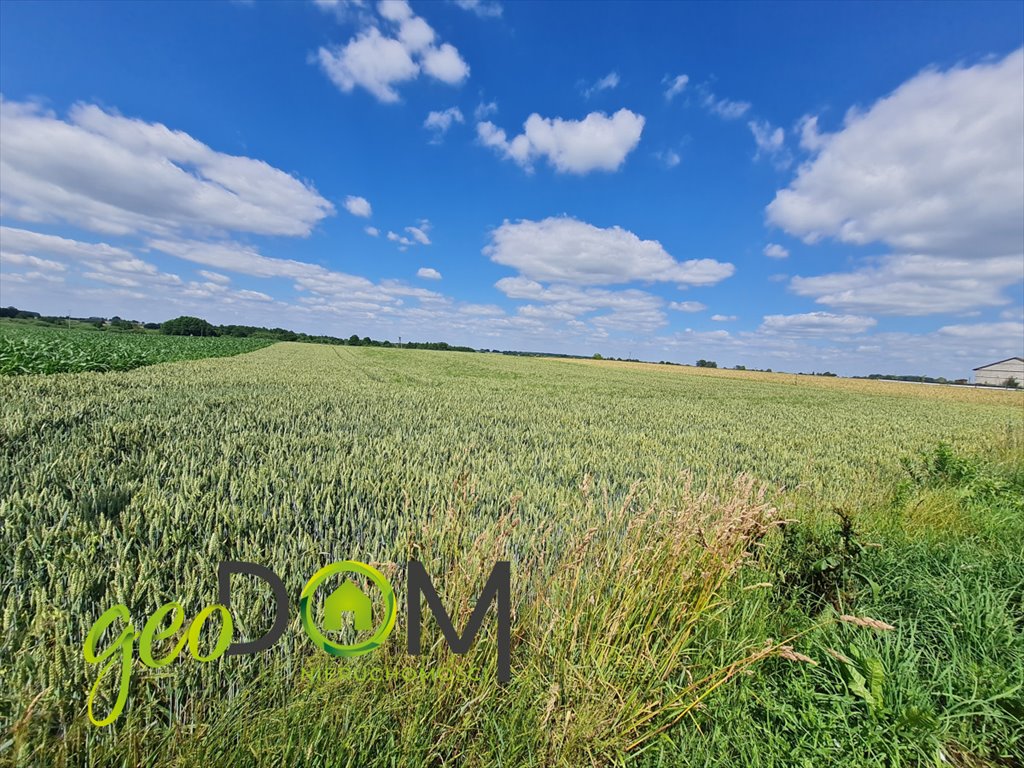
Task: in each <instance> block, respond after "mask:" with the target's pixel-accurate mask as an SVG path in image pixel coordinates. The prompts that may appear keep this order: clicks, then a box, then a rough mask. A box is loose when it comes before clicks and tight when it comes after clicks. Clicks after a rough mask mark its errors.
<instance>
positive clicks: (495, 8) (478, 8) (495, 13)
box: [455, 0, 502, 19]
mask: <svg viewBox="0 0 1024 768" xmlns="http://www.w3.org/2000/svg"><path fill="white" fill-rule="evenodd" d="M455 4H456V5H457V6H459V8H461V9H462V10H464V11H472V12H473V13H475V14H476V15H477V16H479V17H480V18H481V19H495V18H498V17H499V16H501V13H502V7H501V3H499V2H497V0H455Z"/></svg>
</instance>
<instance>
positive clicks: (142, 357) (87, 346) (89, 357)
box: [0, 323, 272, 376]
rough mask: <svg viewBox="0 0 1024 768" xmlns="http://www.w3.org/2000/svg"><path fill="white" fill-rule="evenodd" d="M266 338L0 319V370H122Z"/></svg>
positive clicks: (220, 352) (256, 344)
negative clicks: (167, 333)
mask: <svg viewBox="0 0 1024 768" xmlns="http://www.w3.org/2000/svg"><path fill="white" fill-rule="evenodd" d="M271 343H272V342H271V341H269V340H267V339H254V338H200V337H192V336H161V335H159V334H153V333H142V332H136V333H122V332H117V331H99V330H91V329H90V330H83V329H81V328H70V329H69V328H60V327H43V326H32V325H27V324H23V323H0V376H5V375H6V376H11V375H17V374H25V373H79V372H83V371H127V370H130V369H132V368H139V367H141V366H143V365H153V364H154V363H170V362H174V361H177V360H198V359H201V358H204V357H225V356H229V355H238V354H242V353H244V352H252V351H254V350H256V349H260V348H261V347H265V346H267V345H269V344H271Z"/></svg>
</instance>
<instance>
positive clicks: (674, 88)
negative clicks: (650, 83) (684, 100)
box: [662, 75, 690, 101]
mask: <svg viewBox="0 0 1024 768" xmlns="http://www.w3.org/2000/svg"><path fill="white" fill-rule="evenodd" d="M662 82H663V83H664V84H665V85H666V88H665V99H666V100H667V101H672V99H674V98H675V97H676V96H678V95H679V94H680V93H682V92H683V91H684V90H685V89H686V84H687V83H689V82H690V78H689V76H688V75H676V76H675V77H665V79H664V80H662Z"/></svg>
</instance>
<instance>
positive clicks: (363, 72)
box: [317, 27, 420, 103]
mask: <svg viewBox="0 0 1024 768" xmlns="http://www.w3.org/2000/svg"><path fill="white" fill-rule="evenodd" d="M317 56H318V58H319V61H320V66H321V67H322V68H323V70H324V72H325V73H326V74H327V76H328V77H329V78H330V79H331V82H333V83H334V84H335V85H336V86H338V88H340V89H341V90H342V91H344V92H345V93H351V92H352V90H353V89H354V88H355V87H356V86H357V85H358V86H360V87H362V88H365V89H366V90H368V91H369V92H370V93H372V94H373V95H374V96H376V97H377V99H378V100H379V101H383V102H385V103H393V102H396V101H398V91H396V90H395V88H394V85H395V84H397V83H404V82H406V81H408V80H413V79H415V78H416V76H417V75H419V72H420V67H419V64H417V63H416V62H414V61H413V60H412V57H411V56H410V55H409V52H408V51H407V50H406V48H405V46H404V45H402V44H401V43H400V42H399V41H398V40H394V39H392V38H388V37H384V36H383V35H382V34H381V33H380V30H378V29H377V28H376V27H371V28H370V29H368V30H366V31H365V32H363V33H362V34H361V35H359V36H358V37H356V38H353V39H352V40H351V41H349V43H348V44H347V45H346V46H344V47H343V48H337V49H334V50H330V49H328V48H320V50H319V51H318V52H317Z"/></svg>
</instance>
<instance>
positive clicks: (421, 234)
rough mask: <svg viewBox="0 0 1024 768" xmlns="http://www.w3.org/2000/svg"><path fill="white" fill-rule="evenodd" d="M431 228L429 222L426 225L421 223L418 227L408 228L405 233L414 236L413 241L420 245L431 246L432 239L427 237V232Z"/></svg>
mask: <svg viewBox="0 0 1024 768" xmlns="http://www.w3.org/2000/svg"><path fill="white" fill-rule="evenodd" d="M429 228H430V225H429V222H427V223H425V224H424V223H421V224H420V226H418V227H406V228H405V231H406V232H408V233H409V234H410V235H411V236H412V239H413V240H415V241H416V242H417V243H419V244H420V245H430V238H429V237H427V232H426V230H428V229H429Z"/></svg>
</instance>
